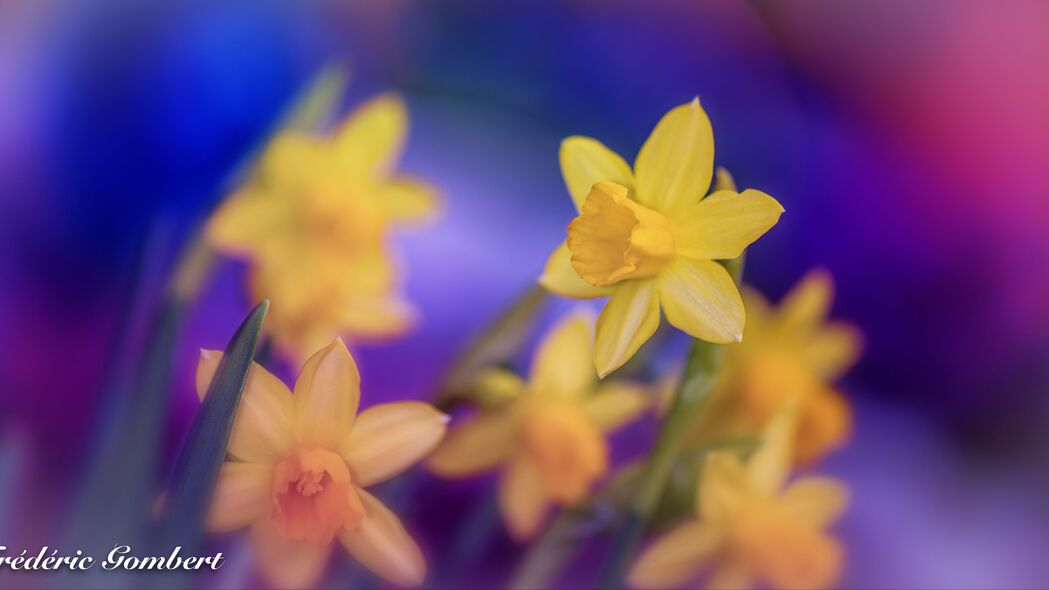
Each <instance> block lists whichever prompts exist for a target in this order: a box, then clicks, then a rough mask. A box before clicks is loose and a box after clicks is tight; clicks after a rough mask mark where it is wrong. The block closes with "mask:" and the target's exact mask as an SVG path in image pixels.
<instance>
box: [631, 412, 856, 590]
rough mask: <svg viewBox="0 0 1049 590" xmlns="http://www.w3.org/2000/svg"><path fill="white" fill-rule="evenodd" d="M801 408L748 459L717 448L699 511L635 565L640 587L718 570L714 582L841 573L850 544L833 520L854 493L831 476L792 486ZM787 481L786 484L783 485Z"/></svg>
mask: <svg viewBox="0 0 1049 590" xmlns="http://www.w3.org/2000/svg"><path fill="white" fill-rule="evenodd" d="M793 428H794V416H793V413H792V412H785V413H781V414H780V415H779V416H778V417H777V418H775V419H774V420H773V421H772V422H771V423H770V425H769V427H768V429H767V431H766V436H765V442H764V444H763V445H762V447H761V448H759V449H758V450H757V451H756V452H755V453H754V454H753V455H752V456H751V458H750V459H749V460H748V461H747V463H746V464H745V465H744V464H743V463H741V462H740V460H739V458H738V457H737V456H736V455H734V454H732V453H728V452H724V451H719V452H714V453H711V454H710V455H709V456H708V457H707V460H706V463H705V465H704V467H703V473H702V476H701V480H700V483H699V487H698V490H697V495H696V518H695V519H694V520H692V521H690V522H687V523H685V524H681V525H678V526H677V527H676V528H674V529H671V530H670V531H669V532H667V533H666V534H664V535H663V536H661V537H659V538H658V539H656V541H655V542H654V543H652V545H651V546H650V547H648V548H647V549H646V550H645V551H644V552H643V553H642V555H641V556H640V558H639V559H638V561H637V562H636V563H635V564H634V566H633V567H632V569H631V571H630V574H629V576H628V580H629V583H630V585H631V586H633V587H636V588H672V587H680V586H682V585H685V584H688V583H690V582H692V581H694V580H695V578H697V577H698V576H699V575H700V574H702V573H703V572H704V571H710V572H711V573H710V576H709V578H708V579H707V585H708V586H709V587H711V588H748V587H754V586H756V585H757V586H771V587H773V588H826V587H829V586H831V585H832V584H834V583H835V582H836V581H837V579H838V577H839V576H840V573H841V567H842V560H843V550H842V547H841V544H840V543H839V542H838V541H837V540H836V539H834V538H833V537H832V536H830V535H829V534H828V533H827V531H826V528H827V527H828V526H829V525H830V524H831V523H832V522H834V521H835V520H836V519H837V518H838V517H839V516H840V515H841V513H842V512H843V511H844V509H845V505H846V503H847V496H848V493H847V491H846V489H845V488H844V487H843V486H842V485H841V484H840V483H838V482H837V481H835V480H833V479H830V478H826V477H815V476H812V477H804V478H800V479H798V480H796V481H794V482H792V483H790V484H789V485H787V486H786V487H784V485H783V484H784V482H785V481H786V479H787V475H788V473H789V470H790V464H791V460H790V456H791V450H790V446H791V439H792V438H793V432H792V430H793ZM781 488H782V489H781Z"/></svg>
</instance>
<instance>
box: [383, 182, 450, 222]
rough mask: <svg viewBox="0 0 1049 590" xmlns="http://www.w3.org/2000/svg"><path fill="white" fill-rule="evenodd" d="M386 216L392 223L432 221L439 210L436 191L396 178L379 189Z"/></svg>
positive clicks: (421, 184)
mask: <svg viewBox="0 0 1049 590" xmlns="http://www.w3.org/2000/svg"><path fill="white" fill-rule="evenodd" d="M379 198H380V199H381V201H382V205H383V207H384V209H385V210H386V216H387V217H388V218H389V219H392V220H393V221H398V222H407V223H418V222H423V221H429V220H430V219H432V218H433V217H434V216H435V215H436V214H437V211H438V209H439V202H438V200H437V191H436V189H434V188H433V187H432V186H430V185H429V184H426V183H425V182H421V181H419V180H414V179H410V178H403V177H402V178H396V179H394V180H392V181H390V182H387V183H385V184H383V185H382V186H381V187H379Z"/></svg>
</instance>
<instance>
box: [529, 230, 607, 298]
mask: <svg viewBox="0 0 1049 590" xmlns="http://www.w3.org/2000/svg"><path fill="white" fill-rule="evenodd" d="M539 284H540V285H542V286H543V287H545V288H546V290H547V291H550V292H551V293H553V294H555V295H560V296H561V297H571V298H572V299H594V298H596V297H605V296H606V295H609V294H610V293H612V291H613V288H612V287H595V286H594V285H591V284H590V283H588V282H586V281H584V280H583V277H581V276H579V273H578V272H576V269H575V268H574V267H573V266H572V252H571V250H569V249H568V242H567V241H566V242H561V245H560V246H558V247H557V249H556V250H554V253H553V254H551V255H550V258H549V259H547V261H546V267H545V268H544V269H543V274H542V276H540V277H539Z"/></svg>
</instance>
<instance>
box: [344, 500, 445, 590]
mask: <svg viewBox="0 0 1049 590" xmlns="http://www.w3.org/2000/svg"><path fill="white" fill-rule="evenodd" d="M357 493H358V494H359V495H360V497H361V501H362V502H363V503H364V510H365V515H364V520H363V522H361V526H360V527H359V528H357V529H354V530H349V529H343V531H342V532H340V533H339V540H340V541H341V542H342V544H343V546H344V547H346V550H347V551H349V552H350V554H351V555H353V557H354V559H356V560H357V561H358V562H360V563H361V565H363V566H364V567H366V568H368V569H369V570H371V571H372V573H374V574H376V575H377V576H379V577H380V578H382V579H384V580H386V581H387V582H390V583H391V584H395V585H397V586H401V587H415V586H419V585H420V584H422V582H423V580H424V579H425V578H426V562H425V560H424V559H423V555H422V551H420V550H419V546H418V545H416V543H415V541H414V540H413V539H412V538H411V536H410V535H409V534H408V532H407V531H405V530H404V525H402V524H401V521H400V519H399V518H397V515H395V514H394V513H393V512H391V511H390V509H389V508H387V507H386V506H385V505H383V503H382V502H380V501H379V499H378V498H376V497H375V496H373V495H371V494H369V493H368V492H366V491H364V490H362V489H359V488H358V489H357Z"/></svg>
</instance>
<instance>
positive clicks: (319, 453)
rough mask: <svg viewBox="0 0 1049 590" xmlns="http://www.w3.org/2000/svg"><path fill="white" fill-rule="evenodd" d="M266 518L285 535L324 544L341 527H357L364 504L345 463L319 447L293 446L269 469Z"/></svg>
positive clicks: (328, 541)
mask: <svg viewBox="0 0 1049 590" xmlns="http://www.w3.org/2000/svg"><path fill="white" fill-rule="evenodd" d="M272 493H273V511H272V512H271V514H270V517H271V518H272V519H273V523H274V525H276V527H277V530H278V531H280V533H281V534H283V535H284V536H285V537H288V538H290V539H296V540H305V541H309V542H311V543H314V544H316V545H320V546H327V545H328V544H329V543H331V541H332V538H333V537H334V536H335V533H337V532H338V531H339V529H341V528H342V527H344V526H345V527H349V528H357V527H358V526H360V524H361V520H362V519H363V518H364V506H363V505H362V504H361V499H360V497H359V496H358V495H357V492H356V491H355V490H354V488H353V486H352V485H351V482H350V471H349V469H348V468H347V467H346V462H345V461H343V460H342V457H339V456H338V455H337V454H335V453H333V452H331V451H329V450H327V449H320V448H310V449H297V450H295V451H294V452H293V453H292V454H290V455H288V456H287V457H284V458H283V459H281V460H280V461H278V462H277V465H276V467H275V468H274V470H273V485H272Z"/></svg>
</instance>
